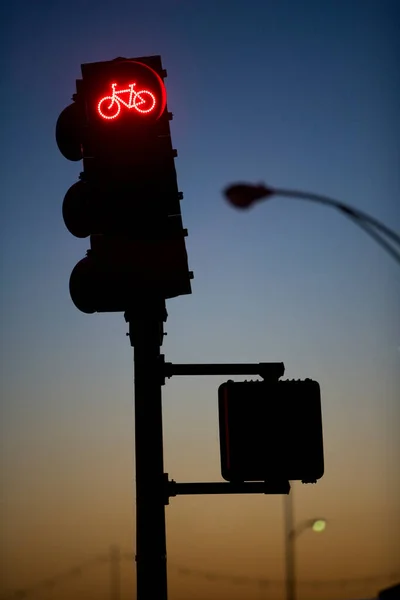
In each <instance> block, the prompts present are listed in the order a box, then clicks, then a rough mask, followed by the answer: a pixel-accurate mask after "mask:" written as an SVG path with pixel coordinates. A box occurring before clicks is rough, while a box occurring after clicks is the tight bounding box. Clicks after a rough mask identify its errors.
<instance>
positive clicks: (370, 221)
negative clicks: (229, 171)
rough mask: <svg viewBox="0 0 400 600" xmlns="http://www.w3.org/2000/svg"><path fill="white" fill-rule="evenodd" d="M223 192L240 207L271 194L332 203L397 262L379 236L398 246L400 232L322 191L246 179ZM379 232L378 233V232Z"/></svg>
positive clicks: (398, 258)
mask: <svg viewBox="0 0 400 600" xmlns="http://www.w3.org/2000/svg"><path fill="white" fill-rule="evenodd" d="M224 195H225V197H226V199H227V200H228V202H229V203H230V204H232V205H233V206H235V207H236V208H239V209H246V208H249V207H250V206H252V205H253V204H254V203H256V202H259V201H260V200H267V199H269V198H271V197H272V196H284V197H286V198H295V199H296V200H310V201H311V202H318V203H319V204H325V205H326V206H331V207H333V208H336V209H337V210H339V211H340V212H342V213H343V214H344V215H346V217H348V218H349V219H351V220H352V221H353V222H354V223H356V224H357V225H358V226H359V227H361V229H363V230H364V231H365V232H366V233H368V234H369V235H370V236H371V237H372V238H373V239H374V240H375V241H376V242H377V243H378V244H379V245H380V246H382V248H383V249H384V250H386V252H388V253H389V254H390V255H391V256H392V257H393V258H394V259H395V260H396V261H397V262H398V263H400V253H399V252H398V251H397V250H395V248H393V246H391V244H389V243H388V242H387V241H386V240H385V239H384V238H383V237H382V236H381V234H382V233H383V234H384V235H386V236H387V238H389V239H390V240H391V242H392V243H393V244H397V246H398V247H400V235H398V234H397V233H396V232H395V231H393V230H392V229H390V228H389V227H387V226H386V225H384V224H383V223H381V222H380V221H378V220H377V219H375V218H374V217H371V216H370V215H368V214H366V213H364V212H361V211H360V210H358V209H355V208H352V207H351V206H349V205H348V204H344V203H343V202H339V201H338V200H334V199H333V198H328V196H323V195H321V194H314V193H312V192H302V191H299V190H286V189H280V188H273V187H270V186H266V185H264V184H262V183H259V184H257V185H253V184H249V183H236V184H234V185H230V186H228V187H227V188H225V190H224ZM378 232H381V233H378Z"/></svg>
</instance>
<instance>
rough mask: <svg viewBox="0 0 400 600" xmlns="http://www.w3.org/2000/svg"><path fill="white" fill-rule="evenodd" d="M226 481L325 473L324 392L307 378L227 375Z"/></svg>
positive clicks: (308, 478) (310, 478)
mask: <svg viewBox="0 0 400 600" xmlns="http://www.w3.org/2000/svg"><path fill="white" fill-rule="evenodd" d="M218 409H219V433H220V451H221V473H222V477H223V478H224V479H226V480H227V481H238V482H239V481H282V480H287V481H295V480H300V481H303V482H304V483H314V482H316V481H317V480H318V479H320V478H321V477H322V475H323V473H324V455H323V435H322V415H321V393H320V387H319V384H318V383H317V382H316V381H313V380H311V379H306V380H304V381H300V380H299V381H294V380H293V381H291V380H279V381H268V380H264V381H244V382H234V381H227V382H225V383H223V384H222V385H221V386H220V387H219V389H218Z"/></svg>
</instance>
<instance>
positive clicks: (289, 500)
mask: <svg viewBox="0 0 400 600" xmlns="http://www.w3.org/2000/svg"><path fill="white" fill-rule="evenodd" d="M283 499H284V510H285V563H286V600H296V546H295V541H296V539H297V538H298V537H299V535H300V534H301V533H303V531H305V530H306V529H311V530H312V531H314V532H316V533H321V532H322V531H324V529H325V528H326V520H325V519H322V518H318V519H315V518H314V519H306V520H305V521H301V522H300V523H298V524H297V525H294V523H293V521H294V518H293V485H292V487H291V490H290V493H289V494H288V495H287V496H284V497H283Z"/></svg>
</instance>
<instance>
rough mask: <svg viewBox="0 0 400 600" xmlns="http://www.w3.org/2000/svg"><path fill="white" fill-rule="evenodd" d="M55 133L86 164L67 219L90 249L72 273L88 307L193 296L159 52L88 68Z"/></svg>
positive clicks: (77, 296) (75, 291)
mask: <svg viewBox="0 0 400 600" xmlns="http://www.w3.org/2000/svg"><path fill="white" fill-rule="evenodd" d="M81 69H82V79H80V80H77V82H76V94H74V96H73V100H74V102H73V104H71V105H70V106H69V107H67V108H66V109H65V110H64V111H63V112H62V113H61V115H60V117H59V119H58V121H57V126H56V140H57V144H58V147H59V149H60V151H61V153H62V154H63V155H64V156H65V157H66V158H68V159H69V160H75V161H78V160H83V171H82V173H81V174H80V178H79V181H77V182H76V183H74V184H73V185H72V186H71V188H70V189H69V190H68V192H67V193H66V195H65V198H64V202H63V209H62V211H63V217H64V222H65V225H66V227H67V229H68V230H69V231H70V233H72V234H73V235H75V236H76V237H80V238H85V237H90V250H88V253H87V256H86V257H85V258H84V259H83V260H81V261H80V262H79V263H78V264H77V265H76V267H75V268H74V270H73V271H72V274H71V278H70V293H71V297H72V300H73V302H74V303H75V305H76V306H77V307H78V308H79V309H80V310H81V311H83V312H87V313H93V312H115V311H126V310H127V309H128V308H130V307H132V305H133V304H134V302H135V299H136V298H137V297H138V296H141V297H147V296H149V295H157V296H158V297H160V298H164V299H166V298H172V297H175V296H179V295H181V294H190V293H191V284H190V280H191V278H192V277H193V275H192V273H191V272H190V271H189V268H188V259H187V252H186V245H185V237H186V236H187V231H186V230H185V229H184V228H183V224H182V215H181V209H180V200H181V199H182V197H183V196H182V193H181V192H180V191H179V190H178V184H177V177H176V170H175V157H176V155H177V153H176V150H174V149H173V147H172V142H171V132H170V125H169V122H170V120H171V119H172V114H171V113H169V112H168V110H167V104H166V90H165V85H164V78H165V77H166V71H165V70H164V69H163V68H162V63H161V57H160V56H151V57H141V58H135V59H125V58H117V59H115V60H112V61H106V62H97V63H88V64H83V65H81Z"/></svg>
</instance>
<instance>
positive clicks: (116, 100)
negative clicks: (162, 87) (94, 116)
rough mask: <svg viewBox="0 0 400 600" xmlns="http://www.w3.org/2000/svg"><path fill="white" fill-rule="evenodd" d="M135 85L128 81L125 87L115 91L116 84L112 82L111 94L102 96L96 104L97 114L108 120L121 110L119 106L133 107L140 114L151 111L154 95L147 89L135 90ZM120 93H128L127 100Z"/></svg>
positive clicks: (152, 109)
mask: <svg viewBox="0 0 400 600" xmlns="http://www.w3.org/2000/svg"><path fill="white" fill-rule="evenodd" d="M135 85H136V83H130V84H129V87H128V88H127V89H124V90H118V91H117V89H116V87H117V84H116V83H112V84H111V88H112V95H111V96H104V98H101V100H100V101H99V103H98V104H97V111H98V113H99V115H100V116H101V117H102V118H103V119H106V120H108V121H110V120H113V119H116V118H117V117H118V115H119V114H120V112H121V106H125V107H126V108H127V109H128V110H130V109H132V108H133V109H134V110H136V111H137V112H138V113H140V114H149V113H151V112H153V111H154V109H155V108H156V104H157V100H156V97H155V95H154V94H153V93H152V92H150V91H149V90H140V91H136V90H135V89H134V88H135ZM121 94H128V98H129V99H128V102H126V101H125V100H123V98H121Z"/></svg>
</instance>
